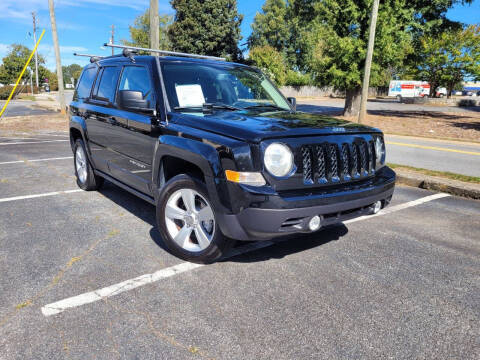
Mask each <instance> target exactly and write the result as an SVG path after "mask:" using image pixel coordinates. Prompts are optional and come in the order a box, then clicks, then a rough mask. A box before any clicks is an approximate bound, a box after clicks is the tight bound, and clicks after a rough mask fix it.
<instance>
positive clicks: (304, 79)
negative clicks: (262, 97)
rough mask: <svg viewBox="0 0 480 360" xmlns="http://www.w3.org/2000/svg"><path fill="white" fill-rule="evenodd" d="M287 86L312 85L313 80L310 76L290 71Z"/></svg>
mask: <svg viewBox="0 0 480 360" xmlns="http://www.w3.org/2000/svg"><path fill="white" fill-rule="evenodd" d="M285 85H287V86H294V87H300V86H307V85H312V79H311V77H310V76H309V75H308V74H302V73H301V72H298V71H294V70H288V72H287V79H286V81H285Z"/></svg>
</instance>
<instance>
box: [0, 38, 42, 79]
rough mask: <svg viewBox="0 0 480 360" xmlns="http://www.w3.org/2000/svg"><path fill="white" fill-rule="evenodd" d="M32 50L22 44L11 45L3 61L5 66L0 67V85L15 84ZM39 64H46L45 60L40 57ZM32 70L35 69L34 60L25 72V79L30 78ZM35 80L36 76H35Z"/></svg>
mask: <svg viewBox="0 0 480 360" xmlns="http://www.w3.org/2000/svg"><path fill="white" fill-rule="evenodd" d="M31 52H32V50H31V49H29V48H28V47H26V46H24V45H21V44H12V45H10V51H9V53H8V54H7V55H6V56H5V57H4V58H3V59H2V61H3V64H2V65H1V66H0V83H2V84H13V83H15V81H16V80H17V78H18V76H19V75H20V73H21V71H22V69H23V67H24V66H25V63H26V62H27V60H28V57H29V56H30V54H31ZM38 63H39V64H44V63H45V59H44V58H43V56H41V55H40V54H39V55H38ZM30 68H33V60H32V62H31V63H30V66H29V68H27V70H26V71H25V74H24V75H23V79H27V78H29V77H30ZM33 76H34V79H35V74H34V75H33Z"/></svg>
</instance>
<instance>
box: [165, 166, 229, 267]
mask: <svg viewBox="0 0 480 360" xmlns="http://www.w3.org/2000/svg"><path fill="white" fill-rule="evenodd" d="M157 224H158V229H159V231H160V234H161V235H162V238H163V240H164V242H165V244H166V245H167V247H168V248H169V249H170V251H171V252H172V254H174V255H175V256H177V257H179V258H181V259H184V260H187V261H191V262H196V263H202V264H206V263H212V262H214V261H215V260H217V259H218V258H220V257H221V256H222V255H224V254H225V253H226V252H227V251H228V250H229V249H230V248H231V246H232V245H233V243H234V240H232V239H229V238H227V237H225V236H224V235H223V234H222V232H221V231H220V228H219V226H218V223H217V219H216V216H215V211H214V209H213V207H212V205H211V202H210V199H209V197H208V193H207V189H206V186H205V184H203V183H202V182H201V181H199V180H197V179H194V178H192V177H190V176H187V175H177V176H175V177H174V178H172V179H171V180H170V181H168V182H167V183H166V184H165V186H164V187H163V189H162V191H161V193H160V195H159V198H158V201H157Z"/></svg>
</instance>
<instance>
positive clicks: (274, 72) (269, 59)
mask: <svg viewBox="0 0 480 360" xmlns="http://www.w3.org/2000/svg"><path fill="white" fill-rule="evenodd" d="M248 56H249V59H250V60H251V61H252V62H253V63H254V64H255V66H257V67H258V68H260V69H261V70H262V71H263V72H264V73H265V74H267V75H268V77H269V78H270V79H271V80H272V81H273V82H274V83H275V84H277V85H278V86H282V85H284V84H285V80H286V78H287V65H286V61H285V58H284V56H283V55H282V54H281V53H280V52H278V51H277V50H275V49H274V48H273V47H271V46H269V45H266V46H257V47H254V48H252V49H251V50H250V52H249V54H248Z"/></svg>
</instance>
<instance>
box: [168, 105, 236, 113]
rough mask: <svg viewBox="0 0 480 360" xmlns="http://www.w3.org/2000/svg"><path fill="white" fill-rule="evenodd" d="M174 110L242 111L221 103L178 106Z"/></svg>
mask: <svg viewBox="0 0 480 360" xmlns="http://www.w3.org/2000/svg"><path fill="white" fill-rule="evenodd" d="M173 109H174V110H177V111H203V112H206V111H210V110H212V109H216V110H231V111H239V110H242V109H240V108H238V107H235V106H232V105H227V104H219V103H215V104H212V103H205V104H203V105H202V106H176V107H174V108H173Z"/></svg>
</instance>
